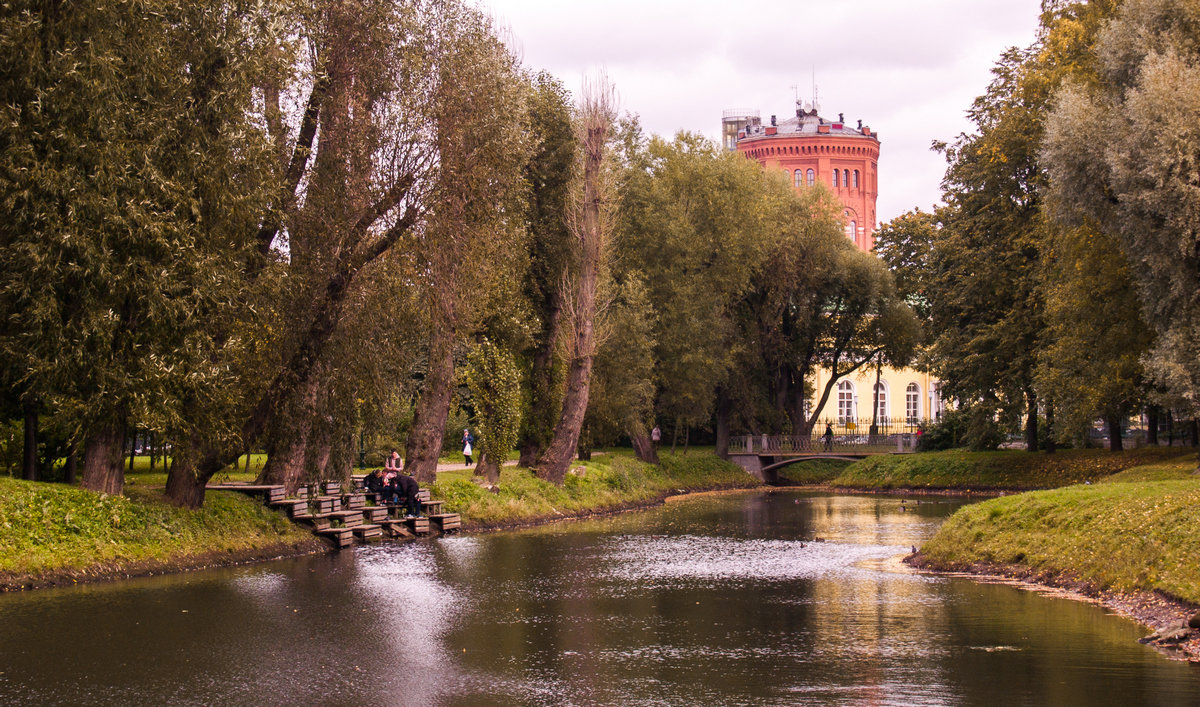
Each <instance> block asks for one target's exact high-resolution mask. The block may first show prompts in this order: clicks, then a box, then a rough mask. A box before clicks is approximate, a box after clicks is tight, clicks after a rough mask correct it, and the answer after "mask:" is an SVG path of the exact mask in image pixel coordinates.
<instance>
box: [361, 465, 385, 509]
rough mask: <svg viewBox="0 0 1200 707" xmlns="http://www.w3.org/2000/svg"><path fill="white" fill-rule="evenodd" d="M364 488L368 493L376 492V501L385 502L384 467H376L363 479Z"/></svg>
mask: <svg viewBox="0 0 1200 707" xmlns="http://www.w3.org/2000/svg"><path fill="white" fill-rule="evenodd" d="M363 488H365V489H366V490H367V493H373V494H375V502H376V503H383V469H375V470H374V471H372V472H371V473H370V474H367V478H365V479H363Z"/></svg>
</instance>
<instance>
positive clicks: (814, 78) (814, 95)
mask: <svg viewBox="0 0 1200 707" xmlns="http://www.w3.org/2000/svg"><path fill="white" fill-rule="evenodd" d="M812 91H813V92H812V107H813V110H815V111H817V112H818V113H819V112H821V104H820V103H819V102H818V101H817V97H818V95H819V94H818V93H817V67H815V66H814V67H813V70H812Z"/></svg>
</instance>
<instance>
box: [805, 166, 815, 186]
mask: <svg viewBox="0 0 1200 707" xmlns="http://www.w3.org/2000/svg"><path fill="white" fill-rule="evenodd" d="M805 181H806V182H807V183H808V186H810V187H811V186H812V185H814V184H816V183H817V173H816V172H814V171H812V170H811V169H810V170H808V174H806V175H805Z"/></svg>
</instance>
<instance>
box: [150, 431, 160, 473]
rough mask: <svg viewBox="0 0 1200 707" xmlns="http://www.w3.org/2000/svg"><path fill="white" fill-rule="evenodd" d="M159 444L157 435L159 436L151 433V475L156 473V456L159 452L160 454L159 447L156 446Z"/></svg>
mask: <svg viewBox="0 0 1200 707" xmlns="http://www.w3.org/2000/svg"><path fill="white" fill-rule="evenodd" d="M157 442H158V435H157V434H155V433H153V432H151V433H150V444H149V448H150V473H151V474H153V473H154V459H155V457H156V455H157V452H158V447H157V446H155V445H156V444H157Z"/></svg>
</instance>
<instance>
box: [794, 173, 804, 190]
mask: <svg viewBox="0 0 1200 707" xmlns="http://www.w3.org/2000/svg"><path fill="white" fill-rule="evenodd" d="M802 179H804V175H803V174H801V172H800V170H796V181H795V182H793V183H792V186H797V187H798V186H800V180H802Z"/></svg>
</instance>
